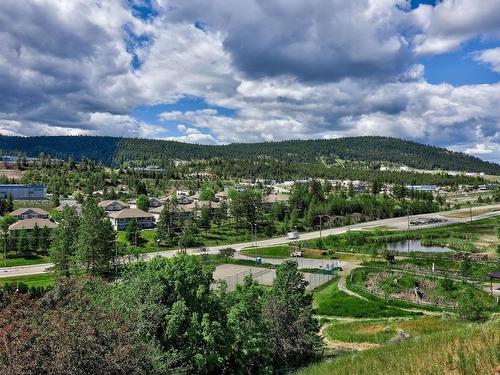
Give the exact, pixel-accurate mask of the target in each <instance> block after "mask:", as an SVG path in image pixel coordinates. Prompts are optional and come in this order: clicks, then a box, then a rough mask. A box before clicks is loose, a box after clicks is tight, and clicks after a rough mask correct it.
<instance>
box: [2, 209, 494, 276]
mask: <svg viewBox="0 0 500 375" xmlns="http://www.w3.org/2000/svg"><path fill="white" fill-rule="evenodd" d="M474 210H494V211H492V212H487V213H483V214H480V215H476V216H473V220H479V219H485V218H490V217H495V216H499V215H500V204H492V205H488V206H480V207H475V208H473V213H474ZM467 212H469V208H462V209H459V210H452V211H444V212H439V213H430V214H421V215H411V216H410V220H411V219H416V218H431V217H433V218H436V217H437V218H441V219H445V220H446V221H444V222H441V223H435V224H426V225H419V226H410V230H412V229H420V228H431V227H436V226H444V225H450V224H456V223H464V222H467V221H468V220H469V218H450V217H447V216H445V215H449V214H458V213H467ZM377 227H384V228H387V229H393V230H405V229H407V228H408V217H407V216H404V217H397V218H390V219H382V220H375V221H369V222H366V223H359V224H353V225H348V226H343V227H337V228H330V229H324V230H322V231H321V232H320V231H314V232H307V233H300V239H301V240H310V239H314V238H319V237H321V236H328V235H330V234H341V233H345V232H347V231H351V230H366V229H374V228H377ZM289 242H292V241H290V239H288V238H287V237H276V238H269V239H266V240H260V241H257V242H243V243H237V244H232V245H219V246H211V247H207V250H208V251H207V253H208V254H218V252H219V250H220V249H222V248H225V247H229V246H230V247H232V248H233V249H236V250H238V251H239V250H241V249H244V248H247V247H252V246H256V247H267V246H275V245H283V244H287V243H289ZM187 253H188V254H193V255H200V254H202V253H201V252H200V250H199V248H196V249H188V250H187ZM176 254H177V251H176V250H167V251H161V252H159V253H149V254H143V256H142V259H145V260H149V259H152V258H154V257H155V256H157V255H159V256H163V257H171V256H175V255H176ZM236 257H237V258H244V257H245V256H244V255H241V254H237V255H236ZM247 259H248V258H247ZM251 259H254V258H251ZM123 261H124V262H126V260H123ZM266 261H268V262H277V263H281V262H283V259H274V260H268V259H266ZM298 261H299V262H300V263H302V262H304V264H306V263H307V266H314V265H313V263H316V262H318V264H317V265H316V266H317V267H319V266H320V265H322V264H323V263H324V262H325V261H322V260H313V259H300V260H298ZM52 266H53V264H52V263H43V264H36V265H30V266H17V267H3V268H0V278H1V277H12V276H24V275H36V274H41V273H46V272H50V268H51V267H52ZM299 266H300V264H299ZM342 266H343V267H346V266H347V267H349V266H350V264H346V262H344V263H343V264H342Z"/></svg>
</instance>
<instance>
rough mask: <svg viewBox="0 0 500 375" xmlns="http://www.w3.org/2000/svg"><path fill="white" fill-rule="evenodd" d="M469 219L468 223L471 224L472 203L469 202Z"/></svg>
mask: <svg viewBox="0 0 500 375" xmlns="http://www.w3.org/2000/svg"><path fill="white" fill-rule="evenodd" d="M469 217H470V221H469V223H470V224H472V203H471V202H470V201H469Z"/></svg>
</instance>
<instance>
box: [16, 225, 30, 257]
mask: <svg viewBox="0 0 500 375" xmlns="http://www.w3.org/2000/svg"><path fill="white" fill-rule="evenodd" d="M17 250H18V251H19V252H20V253H22V254H28V253H29V252H30V240H29V238H28V235H27V234H26V230H25V229H21V230H20V231H19V237H18V238H17Z"/></svg>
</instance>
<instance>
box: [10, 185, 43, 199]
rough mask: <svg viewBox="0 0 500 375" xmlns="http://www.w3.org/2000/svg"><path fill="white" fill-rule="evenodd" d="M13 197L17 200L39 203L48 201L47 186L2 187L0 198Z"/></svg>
mask: <svg viewBox="0 0 500 375" xmlns="http://www.w3.org/2000/svg"><path fill="white" fill-rule="evenodd" d="M10 195H12V198H13V199H15V200H31V201H39V200H45V199H47V186H45V185H14V184H13V185H0V198H8V197H9V196H10Z"/></svg>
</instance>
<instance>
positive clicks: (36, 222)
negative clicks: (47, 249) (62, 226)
mask: <svg viewBox="0 0 500 375" xmlns="http://www.w3.org/2000/svg"><path fill="white" fill-rule="evenodd" d="M35 226H38V228H40V229H42V228H45V227H47V228H48V229H54V228H56V227H57V224H56V223H54V222H52V221H50V220H49V219H44V218H31V219H24V220H20V221H16V222H15V223H14V224H11V225H10V226H9V231H16V230H25V231H26V232H31V231H32V230H33V229H35Z"/></svg>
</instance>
